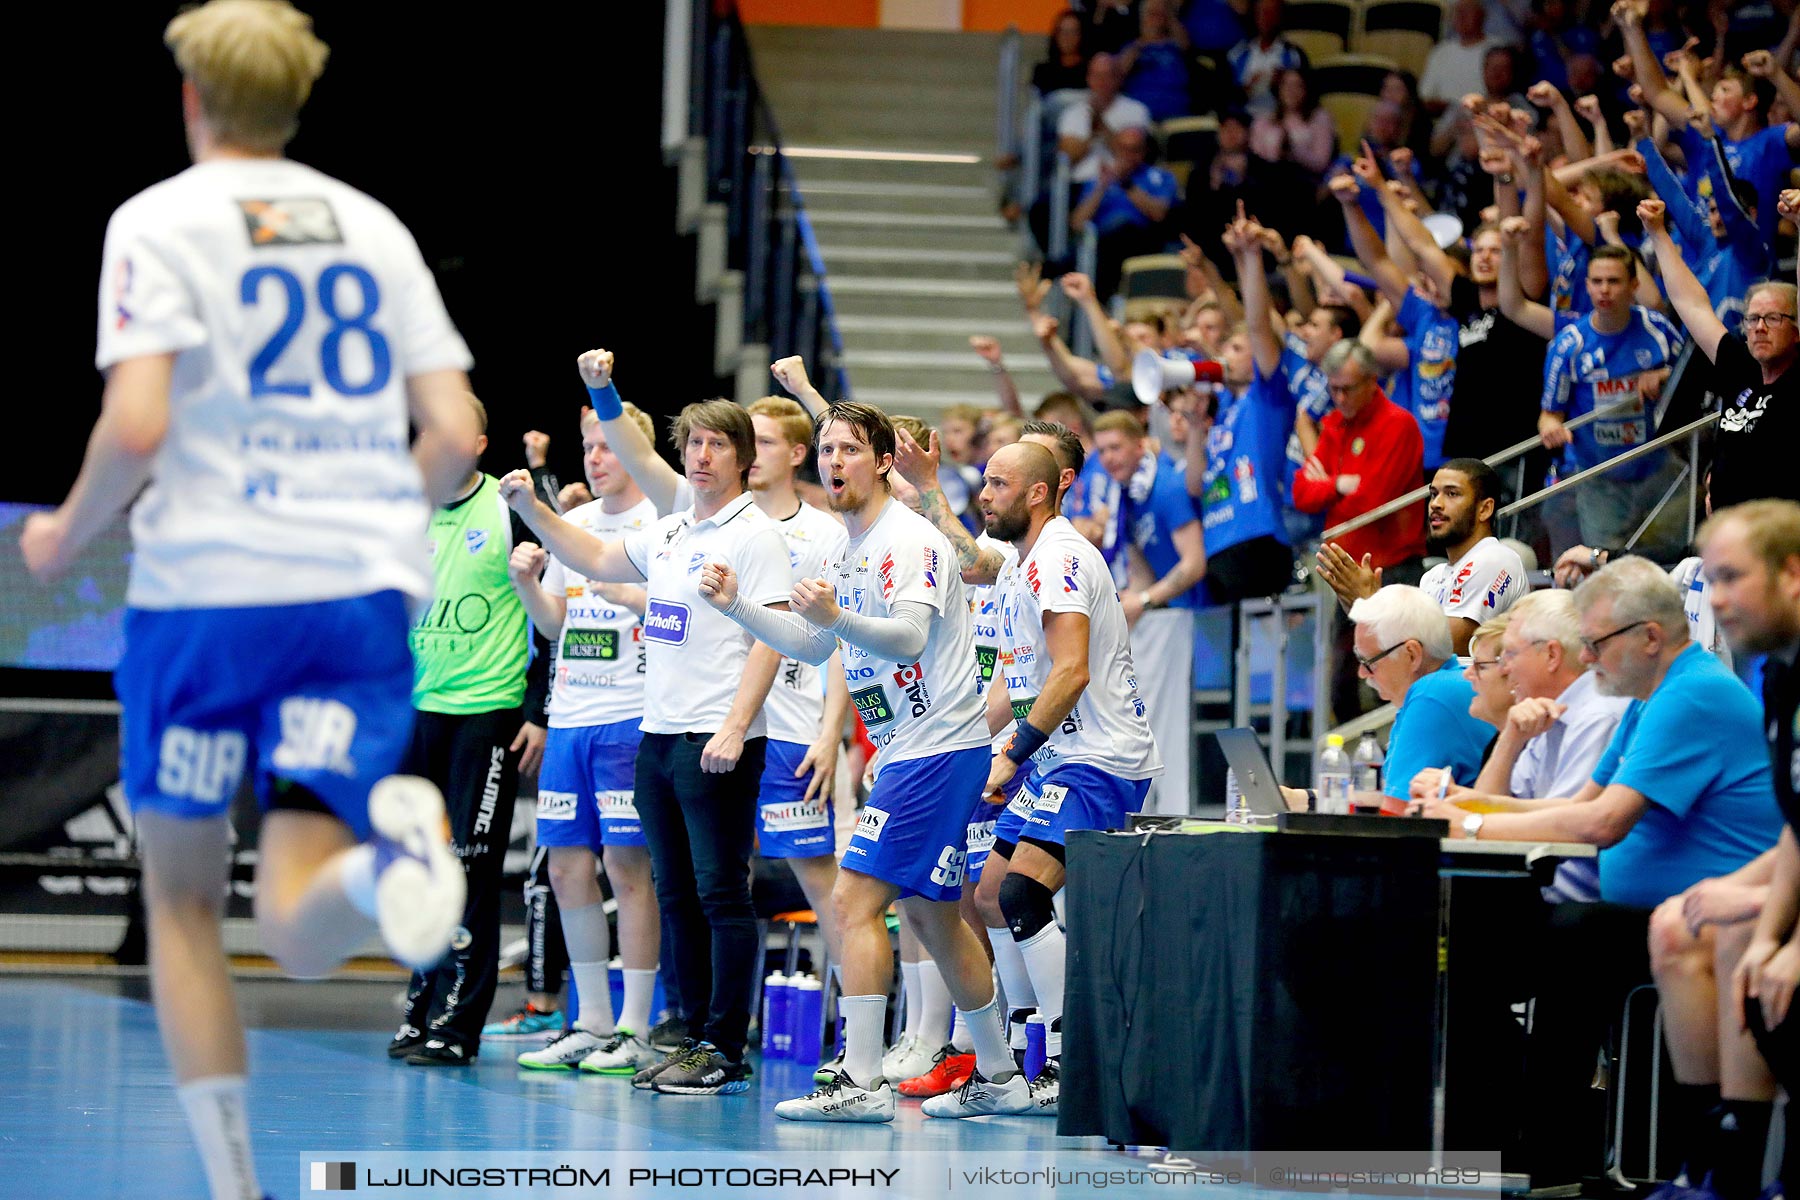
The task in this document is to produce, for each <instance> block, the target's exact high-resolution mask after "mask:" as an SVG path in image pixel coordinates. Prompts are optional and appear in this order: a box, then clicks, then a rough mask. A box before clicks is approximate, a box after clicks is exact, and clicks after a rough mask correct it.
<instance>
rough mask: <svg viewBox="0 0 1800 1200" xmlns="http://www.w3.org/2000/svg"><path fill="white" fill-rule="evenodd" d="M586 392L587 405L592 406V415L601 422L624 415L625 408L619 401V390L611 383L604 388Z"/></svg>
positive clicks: (591, 389) (592, 388)
mask: <svg viewBox="0 0 1800 1200" xmlns="http://www.w3.org/2000/svg"><path fill="white" fill-rule="evenodd" d="M587 391H588V403H589V404H591V405H593V406H594V415H595V416H596V417H599V418H600V419H601V420H602V421H611V420H614V419H616V418H618V417H622V416H624V415H625V406H624V405H623V403H621V402H620V400H619V389H618V388H616V387H614V386H613V385H612V383H611V382H608V383H607V384H606V386H605V387H597V388H594V387H591V388H589V389H588V390H587Z"/></svg>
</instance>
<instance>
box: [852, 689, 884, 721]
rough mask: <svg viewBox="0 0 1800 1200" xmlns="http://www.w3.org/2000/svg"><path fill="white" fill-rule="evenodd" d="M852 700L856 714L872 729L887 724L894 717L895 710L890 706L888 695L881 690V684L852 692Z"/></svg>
mask: <svg viewBox="0 0 1800 1200" xmlns="http://www.w3.org/2000/svg"><path fill="white" fill-rule="evenodd" d="M850 702H851V703H852V704H854V705H856V715H857V716H859V717H861V718H862V723H863V724H864V725H866V726H868V727H869V728H870V729H873V728H875V727H876V726H877V725H886V724H887V723H888V722H889V721H892V720H893V719H894V710H893V709H892V708H890V707H888V702H887V695H886V694H885V693H884V692H883V691H882V690H881V685H880V684H876V685H875V686H874V687H866V688H859V689H857V690H856V691H854V692H851V693H850Z"/></svg>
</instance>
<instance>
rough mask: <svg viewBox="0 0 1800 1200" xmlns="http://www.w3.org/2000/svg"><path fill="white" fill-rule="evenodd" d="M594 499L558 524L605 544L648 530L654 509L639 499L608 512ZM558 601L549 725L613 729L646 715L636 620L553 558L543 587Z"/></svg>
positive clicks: (639, 629) (640, 634)
mask: <svg viewBox="0 0 1800 1200" xmlns="http://www.w3.org/2000/svg"><path fill="white" fill-rule="evenodd" d="M602 505H603V502H602V501H599V500H595V501H593V502H591V503H588V504H583V505H581V506H580V507H578V508H572V509H570V510H569V511H568V512H566V513H564V514H563V520H565V521H567V522H568V523H569V524H571V525H573V526H575V527H576V528H578V529H585V530H587V532H589V533H591V534H593V535H594V536H595V537H597V538H600V539H602V540H604V541H609V542H610V541H618V540H619V539H621V538H623V537H624V536H625V535H626V534H629V533H636V532H638V531H639V530H642V529H648V528H649V527H650V525H651V524H652V523H654V522H655V520H656V506H655V505H654V504H652V503H650V501H648V500H640V501H638V502H637V503H636V504H634V505H632V506H631V507H630V508H627V509H625V510H624V511H622V512H616V513H609V512H607V511H606V510H605V509H604V508H603V507H602ZM539 586H541V587H542V588H543V589H544V591H545V592H546V593H548V594H549V595H552V596H556V597H559V598H561V599H562V600H563V601H564V603H565V604H566V605H567V608H568V612H567V614H566V615H565V616H564V617H563V626H562V633H561V634H560V635H559V636H558V637H557V639H556V670H555V673H554V674H553V675H552V677H551V682H550V728H552V729H580V728H584V727H586V726H589V725H611V724H614V723H615V722H618V721H632V720H636V719H637V718H639V717H641V716H643V715H644V669H645V650H644V636H643V635H644V627H643V622H642V621H641V620H639V619H638V615H637V614H636V613H635V612H632V611H631V610H630V609H629V608H626V607H625V606H624V605H622V604H614V603H613V602H612V601H610V600H608V599H606V598H605V597H604V596H602V595H601V594H600V588H601V586H602V585H601V584H598V583H594V582H593V581H591V580H589V579H587V578H586V577H585V576H582V575H578V574H576V573H575V571H574V570H572V569H571V568H569V567H567V566H564V565H563V561H562V560H561V559H559V558H552V559H551V560H550V565H549V566H547V567H545V568H544V579H543V582H542V584H540V585H539Z"/></svg>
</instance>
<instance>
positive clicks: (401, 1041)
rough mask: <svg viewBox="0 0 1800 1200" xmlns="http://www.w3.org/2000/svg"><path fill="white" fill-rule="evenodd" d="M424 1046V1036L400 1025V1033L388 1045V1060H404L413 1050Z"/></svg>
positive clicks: (406, 1026) (407, 1026)
mask: <svg viewBox="0 0 1800 1200" xmlns="http://www.w3.org/2000/svg"><path fill="white" fill-rule="evenodd" d="M424 1044H425V1035H424V1034H422V1033H420V1032H419V1031H418V1030H417V1029H414V1028H413V1027H412V1026H411V1025H402V1026H401V1027H400V1032H399V1033H396V1034H395V1035H394V1039H393V1040H392V1041H390V1042H389V1043H388V1057H389V1058H405V1057H406V1056H407V1055H409V1054H411V1053H412V1052H413V1051H414V1050H417V1049H418V1048H419V1047H420V1046H422V1045H424Z"/></svg>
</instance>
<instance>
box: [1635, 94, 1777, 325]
mask: <svg viewBox="0 0 1800 1200" xmlns="http://www.w3.org/2000/svg"><path fill="white" fill-rule="evenodd" d="M1695 125H1696V127H1697V132H1698V134H1699V141H1698V149H1699V150H1700V163H1699V167H1700V171H1701V178H1702V179H1703V181H1704V187H1705V189H1706V191H1707V195H1706V196H1705V198H1704V199H1703V200H1702V201H1701V202H1699V203H1696V202H1695V200H1694V198H1693V196H1691V195H1690V194H1689V192H1688V190H1687V188H1686V187H1684V186H1683V184H1682V181H1681V180H1680V178H1678V177H1677V176H1676V174H1675V172H1674V171H1672V170H1670V169H1669V164H1668V163H1667V162H1666V161H1664V159H1663V156H1662V154H1661V152H1660V151H1659V150H1658V148H1657V145H1656V142H1655V141H1654V140H1653V139H1651V138H1648V137H1643V138H1639V139H1638V142H1637V148H1638V152H1639V153H1641V154H1642V155H1643V156H1644V163H1645V165H1646V167H1647V168H1648V171H1649V179H1650V186H1651V187H1652V188H1654V189H1655V191H1656V194H1657V195H1658V196H1659V197H1660V201H1659V203H1660V205H1661V206H1662V207H1661V209H1660V210H1658V209H1650V210H1645V208H1644V206H1643V204H1642V203H1640V204H1639V205H1638V215H1639V218H1640V220H1641V219H1642V217H1643V215H1644V213H1645V212H1646V211H1650V212H1655V213H1657V217H1658V224H1659V226H1661V225H1662V222H1663V221H1664V220H1672V221H1674V222H1675V230H1674V234H1675V239H1676V241H1677V243H1678V244H1679V246H1680V250H1679V251H1673V250H1672V252H1674V253H1679V254H1681V255H1682V256H1683V257H1691V258H1692V259H1693V260H1694V266H1693V267H1692V268H1691V270H1692V271H1693V273H1694V276H1695V277H1696V278H1697V279H1698V280H1699V281H1700V286H1701V287H1703V288H1705V289H1706V295H1707V298H1708V299H1709V300H1711V301H1712V306H1713V312H1714V313H1715V314H1716V315H1717V316H1718V318H1719V319H1720V320H1721V321H1723V322H1724V323H1725V327H1726V328H1727V329H1729V330H1731V331H1733V332H1736V330H1737V328H1738V324H1739V322H1740V321H1741V320H1742V319H1743V313H1744V307H1743V306H1744V290H1745V288H1746V287H1748V286H1749V285H1750V284H1751V283H1752V282H1754V281H1756V280H1760V279H1766V278H1768V275H1769V261H1770V254H1769V249H1770V248H1769V245H1768V243H1767V242H1765V241H1763V238H1762V233H1761V232H1760V231H1759V230H1758V229H1757V227H1756V213H1757V201H1756V191H1755V189H1754V188H1752V187H1751V186H1750V185H1749V184H1748V183H1746V182H1744V181H1743V180H1742V179H1733V178H1732V177H1731V173H1730V170H1729V168H1727V166H1726V165H1725V155H1724V152H1723V149H1722V147H1721V146H1720V143H1719V138H1718V137H1717V135H1716V134H1715V133H1714V131H1713V128H1712V124H1711V122H1707V121H1696V122H1695ZM1691 165H1693V164H1690V166H1691ZM1663 228H1664V232H1665V233H1668V232H1669V231H1668V230H1667V227H1666V226H1663ZM1645 232H1646V233H1649V232H1650V230H1649V226H1648V225H1646V226H1645ZM1657 261H1658V263H1659V265H1660V263H1661V261H1662V253H1661V251H1660V248H1659V252H1658V254H1657Z"/></svg>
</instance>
